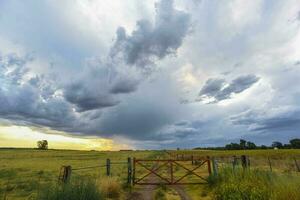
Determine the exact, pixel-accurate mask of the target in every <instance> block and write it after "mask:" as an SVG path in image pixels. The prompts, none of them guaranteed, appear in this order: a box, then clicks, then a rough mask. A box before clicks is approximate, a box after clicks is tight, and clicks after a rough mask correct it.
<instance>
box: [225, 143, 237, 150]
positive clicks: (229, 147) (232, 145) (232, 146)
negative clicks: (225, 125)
mask: <svg viewBox="0 0 300 200" xmlns="http://www.w3.org/2000/svg"><path fill="white" fill-rule="evenodd" d="M225 149H227V150H238V149H240V145H239V144H237V143H230V144H227V145H226V146H225Z"/></svg>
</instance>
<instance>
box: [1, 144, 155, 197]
mask: <svg viewBox="0 0 300 200" xmlns="http://www.w3.org/2000/svg"><path fill="white" fill-rule="evenodd" d="M156 154H159V152H158V151H157V152H155V151H124V152H110V151H101V152H98V151H69V150H47V151H44V150H35V149H7V150H6V149H1V150H0V160H1V162H0V199H3V196H4V195H6V196H7V198H8V199H16V200H24V199H30V198H34V197H36V195H37V192H38V190H39V189H40V188H42V187H43V186H44V185H47V184H50V183H52V184H55V183H57V180H58V175H59V170H60V167H61V166H62V165H71V166H72V168H79V167H86V166H95V165H105V163H106V159H107V158H110V159H111V163H114V162H123V161H124V162H127V157H137V158H146V157H149V156H155V155H156ZM105 173H106V169H105V167H103V168H95V169H90V170H82V171H73V172H72V178H79V177H87V178H88V177H90V178H101V177H104V176H105ZM111 174H112V176H113V177H119V179H120V181H121V182H125V180H126V178H127V165H126V163H124V164H118V165H113V164H112V165H111Z"/></svg>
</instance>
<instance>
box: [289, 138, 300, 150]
mask: <svg viewBox="0 0 300 200" xmlns="http://www.w3.org/2000/svg"><path fill="white" fill-rule="evenodd" d="M290 144H291V146H292V148H293V149H300V139H299V138H295V139H292V140H290Z"/></svg>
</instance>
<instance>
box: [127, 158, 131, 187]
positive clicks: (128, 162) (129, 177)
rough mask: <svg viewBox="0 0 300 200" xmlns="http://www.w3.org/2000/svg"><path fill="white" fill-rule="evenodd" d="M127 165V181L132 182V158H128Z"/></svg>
mask: <svg viewBox="0 0 300 200" xmlns="http://www.w3.org/2000/svg"><path fill="white" fill-rule="evenodd" d="M127 166H128V176H127V183H128V184H131V177H132V165H131V158H130V157H129V158H127Z"/></svg>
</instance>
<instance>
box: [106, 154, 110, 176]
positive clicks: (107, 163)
mask: <svg viewBox="0 0 300 200" xmlns="http://www.w3.org/2000/svg"><path fill="white" fill-rule="evenodd" d="M106 176H110V159H109V158H107V159H106Z"/></svg>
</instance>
